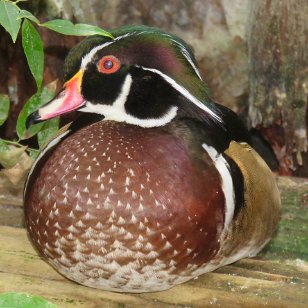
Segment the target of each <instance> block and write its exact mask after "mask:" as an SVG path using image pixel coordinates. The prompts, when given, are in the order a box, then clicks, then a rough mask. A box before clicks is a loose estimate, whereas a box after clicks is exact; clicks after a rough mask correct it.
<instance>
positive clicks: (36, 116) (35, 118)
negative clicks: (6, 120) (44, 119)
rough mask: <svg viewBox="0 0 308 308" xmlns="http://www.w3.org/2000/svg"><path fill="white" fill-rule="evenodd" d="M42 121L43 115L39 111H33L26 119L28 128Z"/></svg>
mask: <svg viewBox="0 0 308 308" xmlns="http://www.w3.org/2000/svg"><path fill="white" fill-rule="evenodd" d="M40 121H41V117H40V115H39V113H38V111H35V112H33V113H32V114H30V116H29V117H28V118H27V120H26V128H27V129H28V128H29V127H30V126H31V125H33V124H36V123H39V122H40Z"/></svg>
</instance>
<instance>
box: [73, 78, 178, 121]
mask: <svg viewBox="0 0 308 308" xmlns="http://www.w3.org/2000/svg"><path fill="white" fill-rule="evenodd" d="M132 83H133V79H132V76H131V75H130V74H128V75H127V76H126V78H125V81H124V83H123V86H122V90H121V93H120V94H119V96H118V97H117V99H116V100H115V101H114V103H113V104H112V105H103V104H92V103H91V102H86V104H85V106H84V107H83V108H81V109H80V110H79V111H82V112H91V113H98V114H102V115H104V117H105V118H104V120H113V121H118V122H126V123H128V124H134V125H138V126H141V127H158V126H163V125H165V124H167V123H169V122H170V121H171V120H172V119H173V118H174V117H175V116H176V114H177V110H178V108H177V107H176V106H173V107H171V108H170V109H169V110H168V111H167V112H166V113H165V114H164V115H163V116H162V117H160V118H148V119H139V118H136V117H134V116H132V115H130V114H128V113H127V112H126V110H125V102H126V100H127V96H128V94H129V92H130V88H131V85H132Z"/></svg>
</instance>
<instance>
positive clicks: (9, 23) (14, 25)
mask: <svg viewBox="0 0 308 308" xmlns="http://www.w3.org/2000/svg"><path fill="white" fill-rule="evenodd" d="M18 14H19V9H18V7H17V6H16V5H14V4H13V3H11V2H8V1H0V25H2V26H3V28H4V29H5V30H6V31H7V32H8V33H9V34H10V35H11V37H12V40H13V42H14V43H15V42H16V38H17V34H18V32H19V29H20V23H21V21H20V19H17V17H18Z"/></svg>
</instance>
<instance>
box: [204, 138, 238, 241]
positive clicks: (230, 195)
mask: <svg viewBox="0 0 308 308" xmlns="http://www.w3.org/2000/svg"><path fill="white" fill-rule="evenodd" d="M202 147H203V148H204V149H205V150H206V152H207V153H208V154H209V156H210V157H211V159H212V160H213V163H214V165H215V167H216V169H217V170H218V172H219V174H220V177H221V188H222V191H223V193H224V195H225V202H226V209H225V223H224V229H223V231H222V235H221V238H223V237H224V235H225V234H226V232H227V231H228V227H229V225H230V223H231V221H232V219H233V215H234V207H235V204H234V188H233V180H232V177H231V173H230V167H229V164H228V162H227V161H226V160H225V159H224V157H223V156H222V155H221V154H218V152H217V151H216V150H215V149H214V148H213V147H211V146H209V145H207V144H205V143H203V144H202Z"/></svg>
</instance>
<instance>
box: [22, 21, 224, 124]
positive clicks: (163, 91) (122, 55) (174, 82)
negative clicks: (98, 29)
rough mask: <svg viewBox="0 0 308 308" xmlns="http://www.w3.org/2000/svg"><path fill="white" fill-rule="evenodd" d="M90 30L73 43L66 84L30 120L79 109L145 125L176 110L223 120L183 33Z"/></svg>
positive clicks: (166, 120) (143, 29) (145, 29)
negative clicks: (98, 32) (98, 33)
mask: <svg viewBox="0 0 308 308" xmlns="http://www.w3.org/2000/svg"><path fill="white" fill-rule="evenodd" d="M111 33H112V35H113V36H114V39H110V38H107V37H102V36H92V37H89V38H87V39H85V40H84V41H82V42H81V43H80V44H79V45H77V46H76V47H74V48H73V49H72V50H71V51H70V53H69V54H68V56H67V58H66V61H65V65H64V80H65V83H64V88H63V89H62V91H61V92H60V93H59V94H58V95H57V96H56V97H55V98H54V99H53V100H51V101H50V102H48V103H47V104H45V105H44V106H42V107H41V108H40V109H38V110H37V111H36V112H35V113H34V114H32V115H31V116H30V118H29V120H28V122H33V121H34V122H37V121H42V120H47V119H50V118H53V117H55V116H58V115H61V114H64V113H67V112H70V111H73V110H78V111H81V112H90V113H96V114H101V115H103V116H104V118H105V119H107V120H114V121H119V122H126V123H129V124H134V125H138V126H141V127H157V126H163V125H166V124H168V123H169V122H170V121H172V120H173V119H174V118H175V117H177V116H187V115H188V116H190V117H202V118H203V119H204V120H205V121H212V122H216V123H221V122H223V120H222V117H221V115H220V111H219V110H218V109H217V107H216V105H215V104H214V103H212V102H211V100H210V98H209V96H208V92H207V88H206V86H205V84H204V83H203V81H202V79H201V77H200V74H199V72H198V69H197V67H196V61H195V58H194V56H193V53H192V51H191V49H190V48H189V47H188V45H187V44H186V43H185V42H184V41H183V40H181V39H180V38H178V37H176V36H174V35H170V34H168V33H165V32H162V31H160V30H158V29H154V28H149V27H125V28H120V29H117V30H114V31H111Z"/></svg>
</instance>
